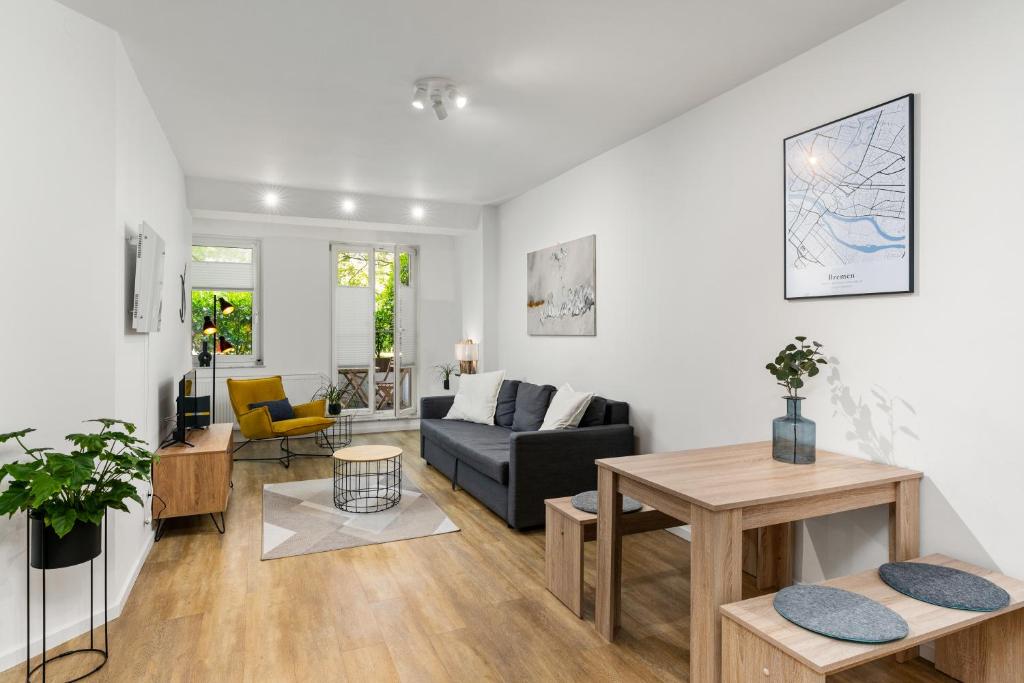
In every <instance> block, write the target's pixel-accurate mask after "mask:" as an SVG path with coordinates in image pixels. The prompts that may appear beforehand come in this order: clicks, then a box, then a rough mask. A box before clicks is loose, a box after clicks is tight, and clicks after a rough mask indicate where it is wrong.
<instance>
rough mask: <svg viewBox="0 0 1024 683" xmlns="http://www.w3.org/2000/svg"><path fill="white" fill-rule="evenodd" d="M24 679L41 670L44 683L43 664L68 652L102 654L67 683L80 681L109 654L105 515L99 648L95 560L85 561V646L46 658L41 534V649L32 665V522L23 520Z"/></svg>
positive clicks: (104, 518)
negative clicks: (39, 657)
mask: <svg viewBox="0 0 1024 683" xmlns="http://www.w3.org/2000/svg"><path fill="white" fill-rule="evenodd" d="M25 528H26V532H25V681H26V683H29V682H30V681H31V680H32V676H33V675H34V674H35V673H36V672H37V671H40V670H42V672H43V675H42V678H41V680H42V682H43V683H46V665H47V664H48V663H50V662H52V661H53V660H55V659H62V658H64V657H69V656H71V655H77V654H85V653H89V652H92V653H96V654H99V655H102V657H103V659H102V661H100V663H99V664H97V665H96V666H95V668H93V669H92V670H91V671H89V672H88V673H85V674H82V675H81V676H79V677H77V678H72V679H71V680H69V681H67V683H74V681H80V680H82V679H83V678H87V677H89V676H91V675H93V674H94V673H96V672H97V671H99V670H100V669H102V668H103V667H104V665H105V664H106V663H107V659H108V658H109V657H110V635H109V634H108V632H107V624H108V621H109V620H108V616H107V516H106V515H104V516H103V551H102V552H103V649H100V648H98V647H96V640H95V639H96V628H95V624H94V623H93V619H94V618H95V608H94V601H95V599H96V598H95V596H96V591H95V589H94V583H95V574H96V572H95V571H94V563H95V562H96V560H95V559H92V560H89V647H82V648H78V649H77V650H68V651H67V652H62V653H60V654H59V655H57V656H56V657H52V658H50V659H47V658H46V541H45V539H46V533H45V530H44V533H43V534H42V537H43V539H44V541H43V543H42V545H41V547H40V554H41V557H42V562H41V563H40V564H42V565H43V568H42V569H41V570H40V571H41V572H42V573H43V651H42V661H41V662H39V663H38V664H36V665H35V666H32V565H31V557H32V523H31V521H30V520H29V519H27V518H26V520H25Z"/></svg>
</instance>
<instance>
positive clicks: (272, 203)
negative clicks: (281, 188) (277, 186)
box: [263, 192, 281, 209]
mask: <svg viewBox="0 0 1024 683" xmlns="http://www.w3.org/2000/svg"><path fill="white" fill-rule="evenodd" d="M280 201H281V198H280V197H279V196H277V193H276V192H267V193H266V194H265V195H263V204H264V205H266V206H267V207H269V208H271V209H273V208H274V207H276V206H277V205H278V203H279V202H280Z"/></svg>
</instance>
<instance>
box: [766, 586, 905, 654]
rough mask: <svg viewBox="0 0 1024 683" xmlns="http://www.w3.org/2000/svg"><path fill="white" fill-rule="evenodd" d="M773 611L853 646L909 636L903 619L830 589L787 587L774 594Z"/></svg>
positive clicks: (857, 596) (856, 596)
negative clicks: (854, 644) (851, 642)
mask: <svg viewBox="0 0 1024 683" xmlns="http://www.w3.org/2000/svg"><path fill="white" fill-rule="evenodd" d="M773 604H774V606H775V611H776V612H778V613H779V614H781V615H782V616H783V617H784V618H785V619H787V620H788V621H791V622H793V623H794V624H796V625H797V626H800V627H801V628H805V629H807V630H808V631H813V632H815V633H820V634H821V635H823V636H828V637H829V638H836V639H838V640H849V641H853V642H855V643H888V642H890V641H893V640H900V639H902V638H906V637H907V634H908V633H909V632H910V630H909V628H908V627H907V622H906V621H904V620H903V617H901V616H900V615H898V614H896V613H895V612H893V611H892V610H891V609H889V608H888V607H886V606H885V605H882V604H881V603H878V602H875V601H874V600H871V599H869V598H866V597H864V596H863V595H860V594H858V593H851V592H850V591H844V590H842V589H839V588H832V587H831V586H789V587H788V588H783V589H782V590H781V591H779V592H778V593H776V594H775V600H774V602H773Z"/></svg>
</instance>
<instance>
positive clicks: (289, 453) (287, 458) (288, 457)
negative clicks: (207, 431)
mask: <svg viewBox="0 0 1024 683" xmlns="http://www.w3.org/2000/svg"><path fill="white" fill-rule="evenodd" d="M320 433H321V434H322V435H323V437H324V439H327V440H328V443H329V442H330V439H329V437H328V436H327V434H326V432H320ZM250 443H252V439H249V440H248V441H246V442H245V443H243V444H242V445H240V446H238V448H236V449H235V450H234V451H233V452H234V453H237V452H238V451H240V450H242V449H243V448H245V447H246V446H248V445H249V444H250ZM278 443H279V446H280V449H281V451H282V452H283V453H284V455H281V456H270V457H269V458H234V461H235V462H273V461H275V460H276V461H277V462H279V463H281V466H282V467H284V468H285V469H288V468H289V467H291V464H292V458H330V457H331V456H333V455H334V454H333V453H299V452H296V451H294V450H292V447H291V439H290V437H289V436H287V435H285V436H284V437H283V438H282V439H281V441H279V442H278Z"/></svg>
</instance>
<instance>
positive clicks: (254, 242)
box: [188, 235, 263, 368]
mask: <svg viewBox="0 0 1024 683" xmlns="http://www.w3.org/2000/svg"><path fill="white" fill-rule="evenodd" d="M190 247H234V248H242V249H252V264H251V265H252V279H253V287H252V353H251V354H246V355H244V356H236V355H234V354H217V366H218V367H223V368H259V367H263V296H262V286H263V278H262V272H261V270H262V269H261V254H260V252H261V248H262V243H261V241H260V240H258V239H255V238H246V237H223V236H220V235H192V242H191V245H190ZM188 254H189V257H188V259H189V260H188V262H189V266H190V267H191V266H192V265H193V264H194V263H195V261H193V259H192V249H191V248H189V251H188ZM195 291H201V292H206V291H211V290H210V289H207V288H201V289H200V288H196V287H193V286H192V271H191V270H189V294H190V295H191V293H192V292H195ZM213 291H219V292H232V291H249V290H237V289H231V288H225V287H217V288H214V290H213ZM191 309H192V297H191V296H189V320H191V318H192V310H191ZM190 325H191V323H190ZM194 332H195V331H194V330H191V329H190V330H189V355H190V356H191V357H192V367H195V368H198V367H199V360H198V357H197V356H196V355H195V354H194V353H192V345H191V340H192V335H193V334H194Z"/></svg>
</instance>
